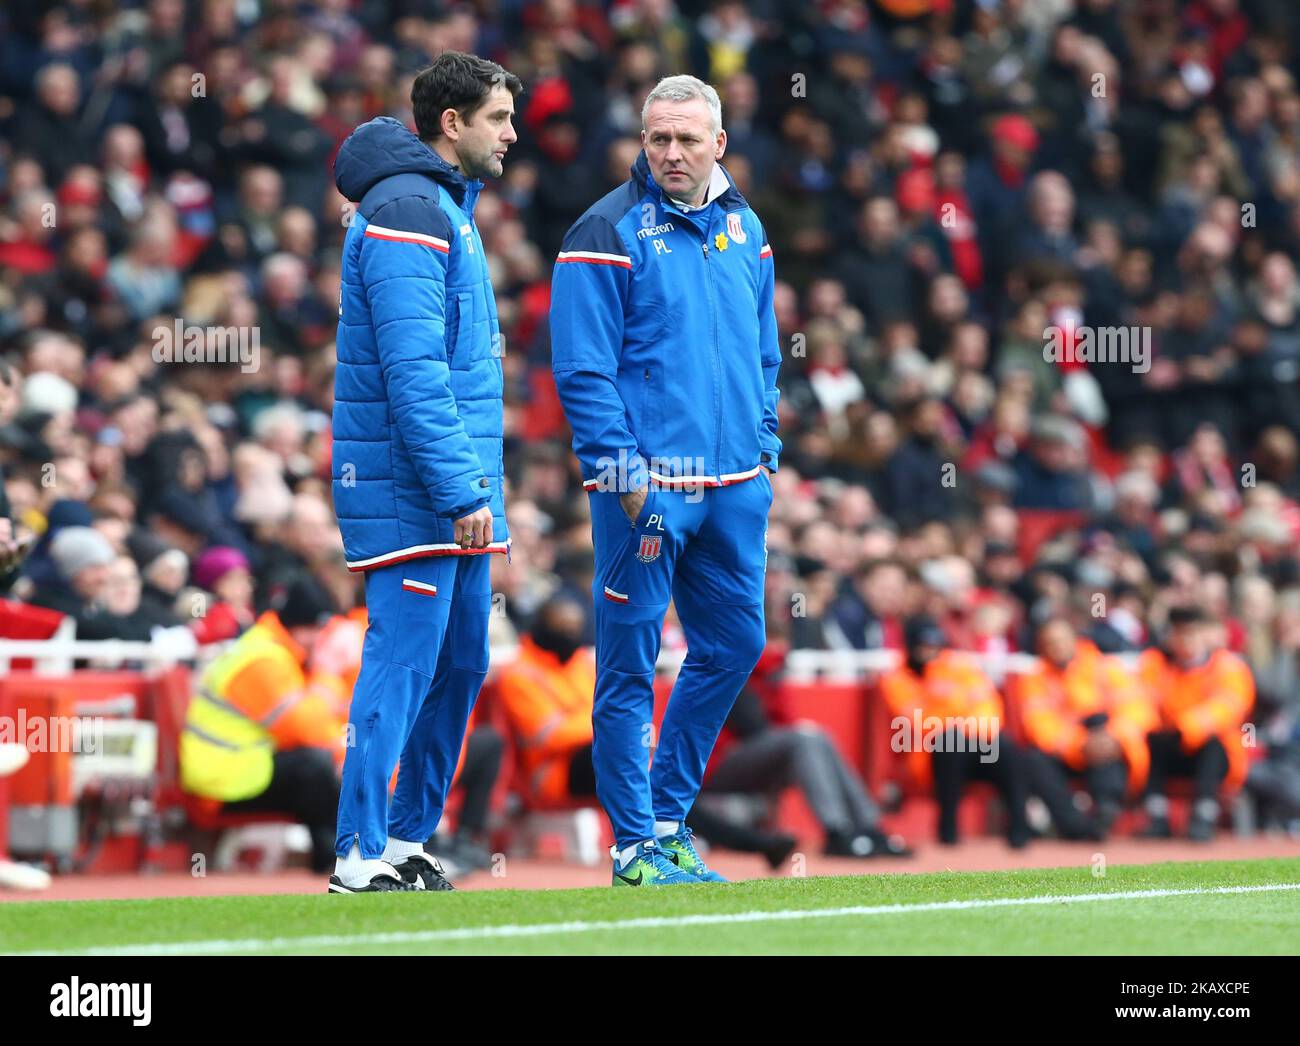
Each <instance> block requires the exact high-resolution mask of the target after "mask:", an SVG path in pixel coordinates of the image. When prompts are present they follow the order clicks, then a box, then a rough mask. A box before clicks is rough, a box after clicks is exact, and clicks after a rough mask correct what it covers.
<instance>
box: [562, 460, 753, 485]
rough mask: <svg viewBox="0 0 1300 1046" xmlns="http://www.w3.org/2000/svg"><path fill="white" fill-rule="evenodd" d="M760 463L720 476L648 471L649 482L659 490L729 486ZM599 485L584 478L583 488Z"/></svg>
mask: <svg viewBox="0 0 1300 1046" xmlns="http://www.w3.org/2000/svg"><path fill="white" fill-rule="evenodd" d="M762 467H763V466H762V465H755V466H754V467H753V468H752V469H746V470H745V471H744V472H724V473H723V474H722V475H721V476H661V475H660V474H659V473H658V472H653V471H652V472H649V473H647V475H648V476H649V477H650V482H651V483H653V484H654V485H655V487H657V488H658V489H660V490H676V489H678V488H681V487H729V486H731V485H732V484H733V483H744V482H745V480H747V479H753V478H754V477H755V476H757V475H758V470H759V469H761V468H762ZM599 485H600V480H598V479H584V480H583V481H582V489H583V490H588V491H590V490H595V489H596V488H597V487H598V486H599Z"/></svg>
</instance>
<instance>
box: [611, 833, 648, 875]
mask: <svg viewBox="0 0 1300 1046" xmlns="http://www.w3.org/2000/svg"><path fill="white" fill-rule="evenodd" d="M646 842H649V840H648V839H647V840H646ZM640 845H641V844H640V843H633V844H632V845H631V846H625V847H624V848H623V849H622V850H620V851H619V852H618V866H619V867H620V868H622V867H623V866H624V865H625V864H627V862H628V861H630V860H632V858H633V857H635V856H636V848H637V847H638V846H640Z"/></svg>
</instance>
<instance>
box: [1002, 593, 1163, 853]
mask: <svg viewBox="0 0 1300 1046" xmlns="http://www.w3.org/2000/svg"><path fill="white" fill-rule="evenodd" d="M1036 646H1037V653H1038V656H1039V658H1040V661H1039V663H1038V665H1037V667H1035V668H1033V669H1031V670H1030V671H1028V672H1025V673H1023V674H1018V675H1016V676H1013V677H1011V679H1010V680H1009V681H1008V686H1007V696H1008V699H1009V700H1010V701H1013V702H1015V705H1016V710H1017V711H1018V713H1019V721H1020V724H1021V728H1022V730H1023V733H1024V739H1025V741H1026V742H1027V743H1028V745H1029V746H1030V752H1029V761H1030V780H1031V783H1032V786H1033V789H1034V791H1035V792H1037V793H1038V795H1039V796H1041V798H1042V799H1043V801H1044V802H1045V803H1046V805H1047V808H1048V810H1050V811H1051V814H1052V820H1053V821H1054V822H1055V823H1056V827H1057V830H1058V831H1059V832H1060V833H1061V834H1062V835H1063V836H1065V837H1066V838H1072V839H1102V838H1104V837H1105V835H1106V833H1107V832H1108V831H1109V830H1110V827H1111V825H1112V824H1113V823H1114V821H1115V818H1116V817H1117V816H1118V815H1119V813H1120V811H1121V809H1122V806H1123V801H1124V795H1125V791H1126V790H1127V791H1128V793H1129V794H1132V795H1137V794H1139V793H1140V792H1141V790H1142V788H1143V786H1144V785H1145V784H1146V778H1147V770H1148V768H1149V766H1150V756H1149V754H1148V750H1147V733H1148V732H1149V731H1151V730H1153V729H1154V728H1155V727H1156V725H1157V723H1158V722H1159V717H1158V716H1157V714H1156V709H1155V704H1154V702H1153V701H1152V700H1151V697H1150V696H1149V695H1148V694H1147V693H1146V691H1145V690H1144V688H1143V687H1142V686H1141V684H1140V683H1139V681H1138V679H1137V677H1136V676H1135V675H1134V673H1132V672H1130V671H1129V670H1128V669H1126V668H1125V667H1124V665H1123V664H1122V663H1121V662H1120V661H1119V660H1117V659H1116V658H1113V657H1108V656H1107V655H1105V654H1103V653H1102V652H1101V651H1100V650H1098V649H1097V647H1096V646H1095V645H1093V644H1092V643H1091V642H1089V641H1088V640H1086V639H1080V638H1079V636H1078V634H1077V633H1076V632H1075V630H1074V627H1073V626H1072V625H1071V624H1070V622H1069V621H1067V620H1066V619H1064V618H1050V619H1048V620H1047V621H1044V622H1043V623H1042V624H1041V625H1039V626H1038V629H1037V632H1036ZM1072 776H1081V777H1082V778H1083V779H1084V781H1085V782H1086V785H1087V790H1088V794H1089V796H1090V797H1091V799H1092V813H1091V815H1085V814H1084V813H1083V812H1082V811H1080V810H1079V809H1078V808H1077V807H1076V806H1075V805H1074V802H1073V799H1072V797H1071V794H1070V786H1069V778H1070V777H1072Z"/></svg>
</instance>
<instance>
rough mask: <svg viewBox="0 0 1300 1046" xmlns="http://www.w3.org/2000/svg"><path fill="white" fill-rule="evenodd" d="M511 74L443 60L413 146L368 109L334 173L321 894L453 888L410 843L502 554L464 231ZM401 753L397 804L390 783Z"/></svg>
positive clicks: (478, 311) (512, 89) (431, 824)
mask: <svg viewBox="0 0 1300 1046" xmlns="http://www.w3.org/2000/svg"><path fill="white" fill-rule="evenodd" d="M521 89H522V85H521V84H520V82H519V79H518V78H517V77H515V76H514V75H512V74H510V73H508V72H506V71H505V70H504V69H502V68H501V67H500V66H499V65H497V64H495V63H493V62H488V61H485V60H484V59H481V58H477V57H475V56H473V55H466V54H460V53H458V52H452V51H449V52H445V53H443V54H442V55H440V56H439V57H438V58H437V60H436V61H435V62H434V63H433V65H432V66H430V67H429V68H428V69H426V70H424V71H423V72H422V73H420V74H419V75H418V76H417V77H416V78H415V82H414V84H413V86H412V88H411V105H412V111H413V113H414V117H415V123H416V127H417V129H418V131H419V135H418V137H417V135H415V134H413V133H411V132H410V131H409V130H407V129H406V128H405V127H403V126H402V125H401V124H400V123H398V122H397V121H396V120H392V119H389V118H387V117H381V118H379V119H376V120H371V121H370V122H369V123H367V124H363V125H362V126H361V127H358V128H357V130H356V131H354V132H353V133H352V135H351V136H350V137H349V138H348V140H347V141H345V142H344V143H343V146H342V148H341V149H340V150H339V155H338V159H337V161H336V162H335V168H334V170H335V180H336V182H337V184H338V188H339V192H341V193H342V194H343V195H344V196H345V197H347V199H349V200H351V201H352V202H353V203H354V204H356V211H355V213H354V214H353V220H352V224H351V227H350V228H349V229H348V233H347V237H346V239H345V240H344V244H343V278H342V296H341V299H340V303H339V331H338V368H337V370H336V371H335V377H334V465H333V478H334V506H335V511H336V513H337V515H338V520H339V528H340V529H341V530H342V532H343V546H344V551H345V553H346V556H347V563H348V568H349V569H351V570H357V571H365V572H366V608H367V611H368V613H369V622H370V623H369V627H368V628H367V630H366V638H365V647H364V650H363V653H362V662H361V672H360V675H359V677H358V679H357V684H356V688H355V690H354V691H353V695H352V707H351V711H350V714H349V723H348V729H349V748H348V752H347V758H346V761H345V762H344V765H343V784H342V791H341V794H340V798H339V815H338V838H337V840H336V844H335V850H336V853H337V854H338V862H337V865H336V868H335V874H334V876H333V877H332V878H331V879H330V887H329V888H330V891H331V892H333V893H360V892H373V891H386V890H394V889H450V888H451V887H450V884H448V883H447V881H446V879H445V878H444V877H443V875H442V872H441V869H440V868H439V867H438V865H437V862H436V861H434V860H433V859H432V858H430V857H428V856H426V855H425V853H424V846H423V844H424V842H425V840H427V839H428V838H429V837H430V836H431V835H432V834H433V832H434V829H435V828H436V827H437V824H438V821H439V819H440V818H441V816H442V808H443V804H444V803H445V801H446V797H447V789H448V788H449V786H450V784H451V779H452V775H453V773H454V772H455V769H456V762H457V758H458V756H459V753H460V748H461V742H462V739H463V738H464V734H465V724H466V722H467V720H468V718H469V714H470V711H471V710H472V708H473V706H474V701H475V699H476V698H477V696H478V692H479V687H480V686H481V685H482V682H483V678H484V676H485V674H486V672H487V666H488V639H487V629H488V615H489V612H490V610H491V603H492V594H491V587H490V581H489V572H488V566H489V562H488V558H487V555H486V553H490V552H508V549H509V546H510V539H509V535H508V533H507V531H506V521H505V504H504V500H503V483H504V479H505V477H504V469H503V467H502V433H503V421H502V404H501V392H502V369H501V351H500V344H501V340H500V334H499V328H498V326H497V313H496V302H495V300H494V298H493V294H492V282H491V279H490V277H489V274H488V267H487V261H486V255H485V254H484V251H483V244H482V241H481V240H480V239H479V234H478V230H477V229H476V228H475V226H474V218H473V214H474V204H475V201H476V200H477V199H478V194H479V190H480V189H481V188H482V186H483V183H482V182H481V181H480V180H479V179H480V178H481V177H483V176H491V177H494V178H496V177H500V176H501V169H502V168H501V163H502V158H503V157H504V156H505V153H506V150H507V149H508V148H509V146H510V144H511V143H512V142H514V141H515V138H516V135H515V132H514V129H513V127H512V126H511V117H512V115H513V114H514V97H515V95H517V94H518V93H519V92H520V90H521ZM399 755H400V757H401V770H400V772H399V774H398V779H397V791H396V793H395V795H394V796H393V801H392V806H391V809H390V807H389V804H388V781H389V778H390V777H391V775H392V772H393V766H394V765H395V764H396V763H397V762H398V757H399Z"/></svg>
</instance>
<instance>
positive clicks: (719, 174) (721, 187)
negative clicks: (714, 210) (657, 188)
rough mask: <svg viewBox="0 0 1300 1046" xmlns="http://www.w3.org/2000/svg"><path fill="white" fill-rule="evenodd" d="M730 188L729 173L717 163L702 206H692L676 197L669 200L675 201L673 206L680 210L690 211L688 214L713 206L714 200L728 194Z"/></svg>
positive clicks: (710, 177)
mask: <svg viewBox="0 0 1300 1046" xmlns="http://www.w3.org/2000/svg"><path fill="white" fill-rule="evenodd" d="M730 188H731V182H729V181H728V180H727V172H726V171H724V170H723V169H722V164H720V163H715V164H714V165H713V174H711V175H710V176H709V188H708V190H707V191H706V192H705V194H704V202H703V203H702V204H700V205H698V206H692V205H691V204H689V203H683V202H682V201H681V200H679V199H677V197H675V196H670V197H669V199H670V200H672V201H673V204H674V205H675V206H676V207H677V209H678V210H681V211H688V212H689V211H700V210H703V209H704V208H705V207H707V206H708V205H709V204H711V203H712V202H713V201H714V200H716V199H717V198H718V197H719V196H721V195H722V194H723V193H724V192H726V191H727V190H728V189H730Z"/></svg>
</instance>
